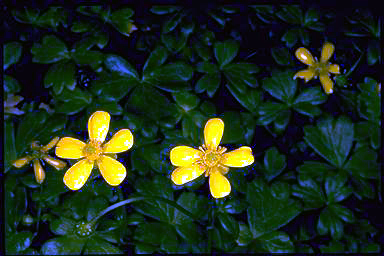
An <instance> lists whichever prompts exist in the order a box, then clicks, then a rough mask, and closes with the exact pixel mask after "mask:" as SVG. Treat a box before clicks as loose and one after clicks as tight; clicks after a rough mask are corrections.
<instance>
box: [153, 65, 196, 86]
mask: <svg viewBox="0 0 384 256" xmlns="http://www.w3.org/2000/svg"><path fill="white" fill-rule="evenodd" d="M192 74H193V69H192V67H191V66H190V65H188V64H186V63H183V62H176V63H172V64H167V65H163V66H160V67H158V68H155V69H153V70H152V72H151V73H150V78H151V80H150V82H152V83H154V84H156V85H157V84H159V83H167V82H180V81H188V80H190V79H191V78H192ZM153 80H154V81H153Z"/></svg>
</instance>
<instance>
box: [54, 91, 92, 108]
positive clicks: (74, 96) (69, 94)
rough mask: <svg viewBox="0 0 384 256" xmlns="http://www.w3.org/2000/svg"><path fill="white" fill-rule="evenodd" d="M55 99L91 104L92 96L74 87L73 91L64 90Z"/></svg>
mask: <svg viewBox="0 0 384 256" xmlns="http://www.w3.org/2000/svg"><path fill="white" fill-rule="evenodd" d="M56 99H58V100H60V101H64V102H70V101H80V102H85V103H87V104H88V103H91V101H92V96H91V95H90V94H89V92H88V91H86V90H81V89H80V88H78V87H76V88H75V89H74V90H73V91H70V90H68V89H66V88H64V89H63V91H62V93H61V94H60V95H57V96H56Z"/></svg>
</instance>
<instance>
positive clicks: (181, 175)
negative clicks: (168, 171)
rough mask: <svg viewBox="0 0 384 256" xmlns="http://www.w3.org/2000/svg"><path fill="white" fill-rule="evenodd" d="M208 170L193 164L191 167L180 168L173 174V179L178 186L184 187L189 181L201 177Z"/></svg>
mask: <svg viewBox="0 0 384 256" xmlns="http://www.w3.org/2000/svg"><path fill="white" fill-rule="evenodd" d="M205 170H206V167H205V166H204V165H199V164H192V165H190V166H183V167H178V168H176V169H175V170H174V171H173V172H172V176H171V179H172V181H173V183H175V184H176V185H183V184H185V183H187V182H188V181H191V180H194V179H196V178H197V177H199V176H201V175H202V174H203V173H204V172H205Z"/></svg>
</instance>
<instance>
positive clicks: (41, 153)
mask: <svg viewBox="0 0 384 256" xmlns="http://www.w3.org/2000/svg"><path fill="white" fill-rule="evenodd" d="M58 141H59V137H55V138H54V139H53V140H51V141H50V142H49V143H48V144H47V145H45V146H40V145H39V142H38V141H34V142H32V144H31V149H32V153H31V154H30V155H27V156H25V157H22V158H20V159H17V160H15V161H13V163H12V165H13V166H15V167H17V168H21V167H23V166H24V165H26V164H28V163H29V162H31V161H32V162H33V169H34V171H35V179H36V182H37V183H39V184H41V183H43V181H44V179H45V172H44V169H43V167H42V166H41V162H40V161H42V160H44V161H45V162H46V163H48V164H49V165H51V166H52V167H54V168H55V169H56V170H61V169H63V168H64V167H65V166H66V165H67V164H66V163H65V162H63V161H61V160H59V159H55V158H53V157H51V156H50V155H48V151H49V150H50V149H51V148H53V147H54V146H55V145H56V143H57V142H58Z"/></svg>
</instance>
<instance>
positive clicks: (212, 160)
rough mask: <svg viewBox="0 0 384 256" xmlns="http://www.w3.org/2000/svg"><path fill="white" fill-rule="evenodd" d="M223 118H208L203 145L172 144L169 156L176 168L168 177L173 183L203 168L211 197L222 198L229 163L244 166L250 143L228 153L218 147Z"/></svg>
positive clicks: (226, 190)
mask: <svg viewBox="0 0 384 256" xmlns="http://www.w3.org/2000/svg"><path fill="white" fill-rule="evenodd" d="M223 132H224V122H223V121H222V120H221V119H220V118H212V119H209V120H208V122H207V123H206V124H205V127H204V142H205V143H204V145H202V146H201V147H199V150H198V149H194V148H191V147H188V146H177V147H174V148H173V149H172V150H171V152H170V159H171V162H172V164H173V165H174V166H177V168H176V169H175V170H174V171H173V172H172V176H171V178H172V181H173V182H174V183H175V184H176V185H183V184H184V183H186V182H188V181H191V180H194V179H196V178H197V177H199V176H200V175H202V174H203V173H204V172H205V177H208V176H209V188H210V191H211V194H212V196H213V197H214V198H222V197H225V196H227V195H228V194H229V193H230V192H231V185H230V184H229V181H228V179H227V178H226V177H225V176H224V174H226V173H227V172H228V170H229V167H244V166H248V165H250V164H252V163H253V161H254V158H253V155H252V149H251V148H250V147H240V148H238V149H236V150H233V151H231V152H229V153H225V154H224V152H225V151H226V150H227V149H226V148H224V147H220V146H219V144H220V141H221V138H222V137H223Z"/></svg>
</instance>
